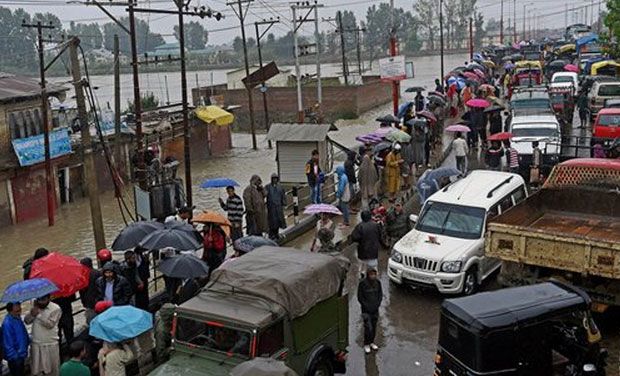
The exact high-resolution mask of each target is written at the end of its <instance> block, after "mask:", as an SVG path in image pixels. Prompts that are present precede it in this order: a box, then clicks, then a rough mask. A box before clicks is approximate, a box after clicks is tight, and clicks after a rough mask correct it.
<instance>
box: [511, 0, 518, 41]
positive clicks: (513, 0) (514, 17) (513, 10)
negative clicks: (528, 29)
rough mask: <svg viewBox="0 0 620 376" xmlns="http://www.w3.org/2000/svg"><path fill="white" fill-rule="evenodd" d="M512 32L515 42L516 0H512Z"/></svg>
mask: <svg viewBox="0 0 620 376" xmlns="http://www.w3.org/2000/svg"><path fill="white" fill-rule="evenodd" d="M512 34H513V38H512V39H513V41H514V43H517V0H512Z"/></svg>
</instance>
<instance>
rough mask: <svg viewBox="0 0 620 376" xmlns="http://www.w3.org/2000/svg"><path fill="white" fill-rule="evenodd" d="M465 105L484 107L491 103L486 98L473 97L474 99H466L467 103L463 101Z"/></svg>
mask: <svg viewBox="0 0 620 376" xmlns="http://www.w3.org/2000/svg"><path fill="white" fill-rule="evenodd" d="M465 105H466V106H467V107H473V108H485V107H489V106H490V105H491V103H489V101H487V100H486V99H482V98H474V99H470V100H468V101H467V103H465Z"/></svg>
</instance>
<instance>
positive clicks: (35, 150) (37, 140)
mask: <svg viewBox="0 0 620 376" xmlns="http://www.w3.org/2000/svg"><path fill="white" fill-rule="evenodd" d="M11 143H12V144H13V150H14V151H15V155H17V159H18V160H19V165H20V166H32V165H34V164H37V163H41V162H44V161H45V145H44V139H43V134H38V135H36V136H32V137H25V138H18V139H15V140H12V141H11ZM70 153H71V140H70V139H69V131H68V129H67V128H60V129H54V130H53V131H51V132H50V159H54V158H58V157H60V156H62V155H66V154H70Z"/></svg>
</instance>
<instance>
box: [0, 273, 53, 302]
mask: <svg viewBox="0 0 620 376" xmlns="http://www.w3.org/2000/svg"><path fill="white" fill-rule="evenodd" d="M56 291H58V287H56V285H55V284H54V283H52V282H51V281H50V280H49V279H46V278H32V279H27V280H25V281H19V282H15V283H13V284H11V285H9V287H7V288H6V290H4V294H2V299H0V302H2V303H21V302H25V301H28V300H32V299H36V298H40V297H42V296H45V295H49V294H53V293H55V292H56Z"/></svg>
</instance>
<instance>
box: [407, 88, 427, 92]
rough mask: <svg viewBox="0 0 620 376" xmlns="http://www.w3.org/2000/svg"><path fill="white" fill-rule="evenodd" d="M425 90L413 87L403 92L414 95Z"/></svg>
mask: <svg viewBox="0 0 620 376" xmlns="http://www.w3.org/2000/svg"><path fill="white" fill-rule="evenodd" d="M424 90H426V89H425V88H423V87H422V86H413V87H410V88H407V90H405V93H416V92H418V91H424Z"/></svg>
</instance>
